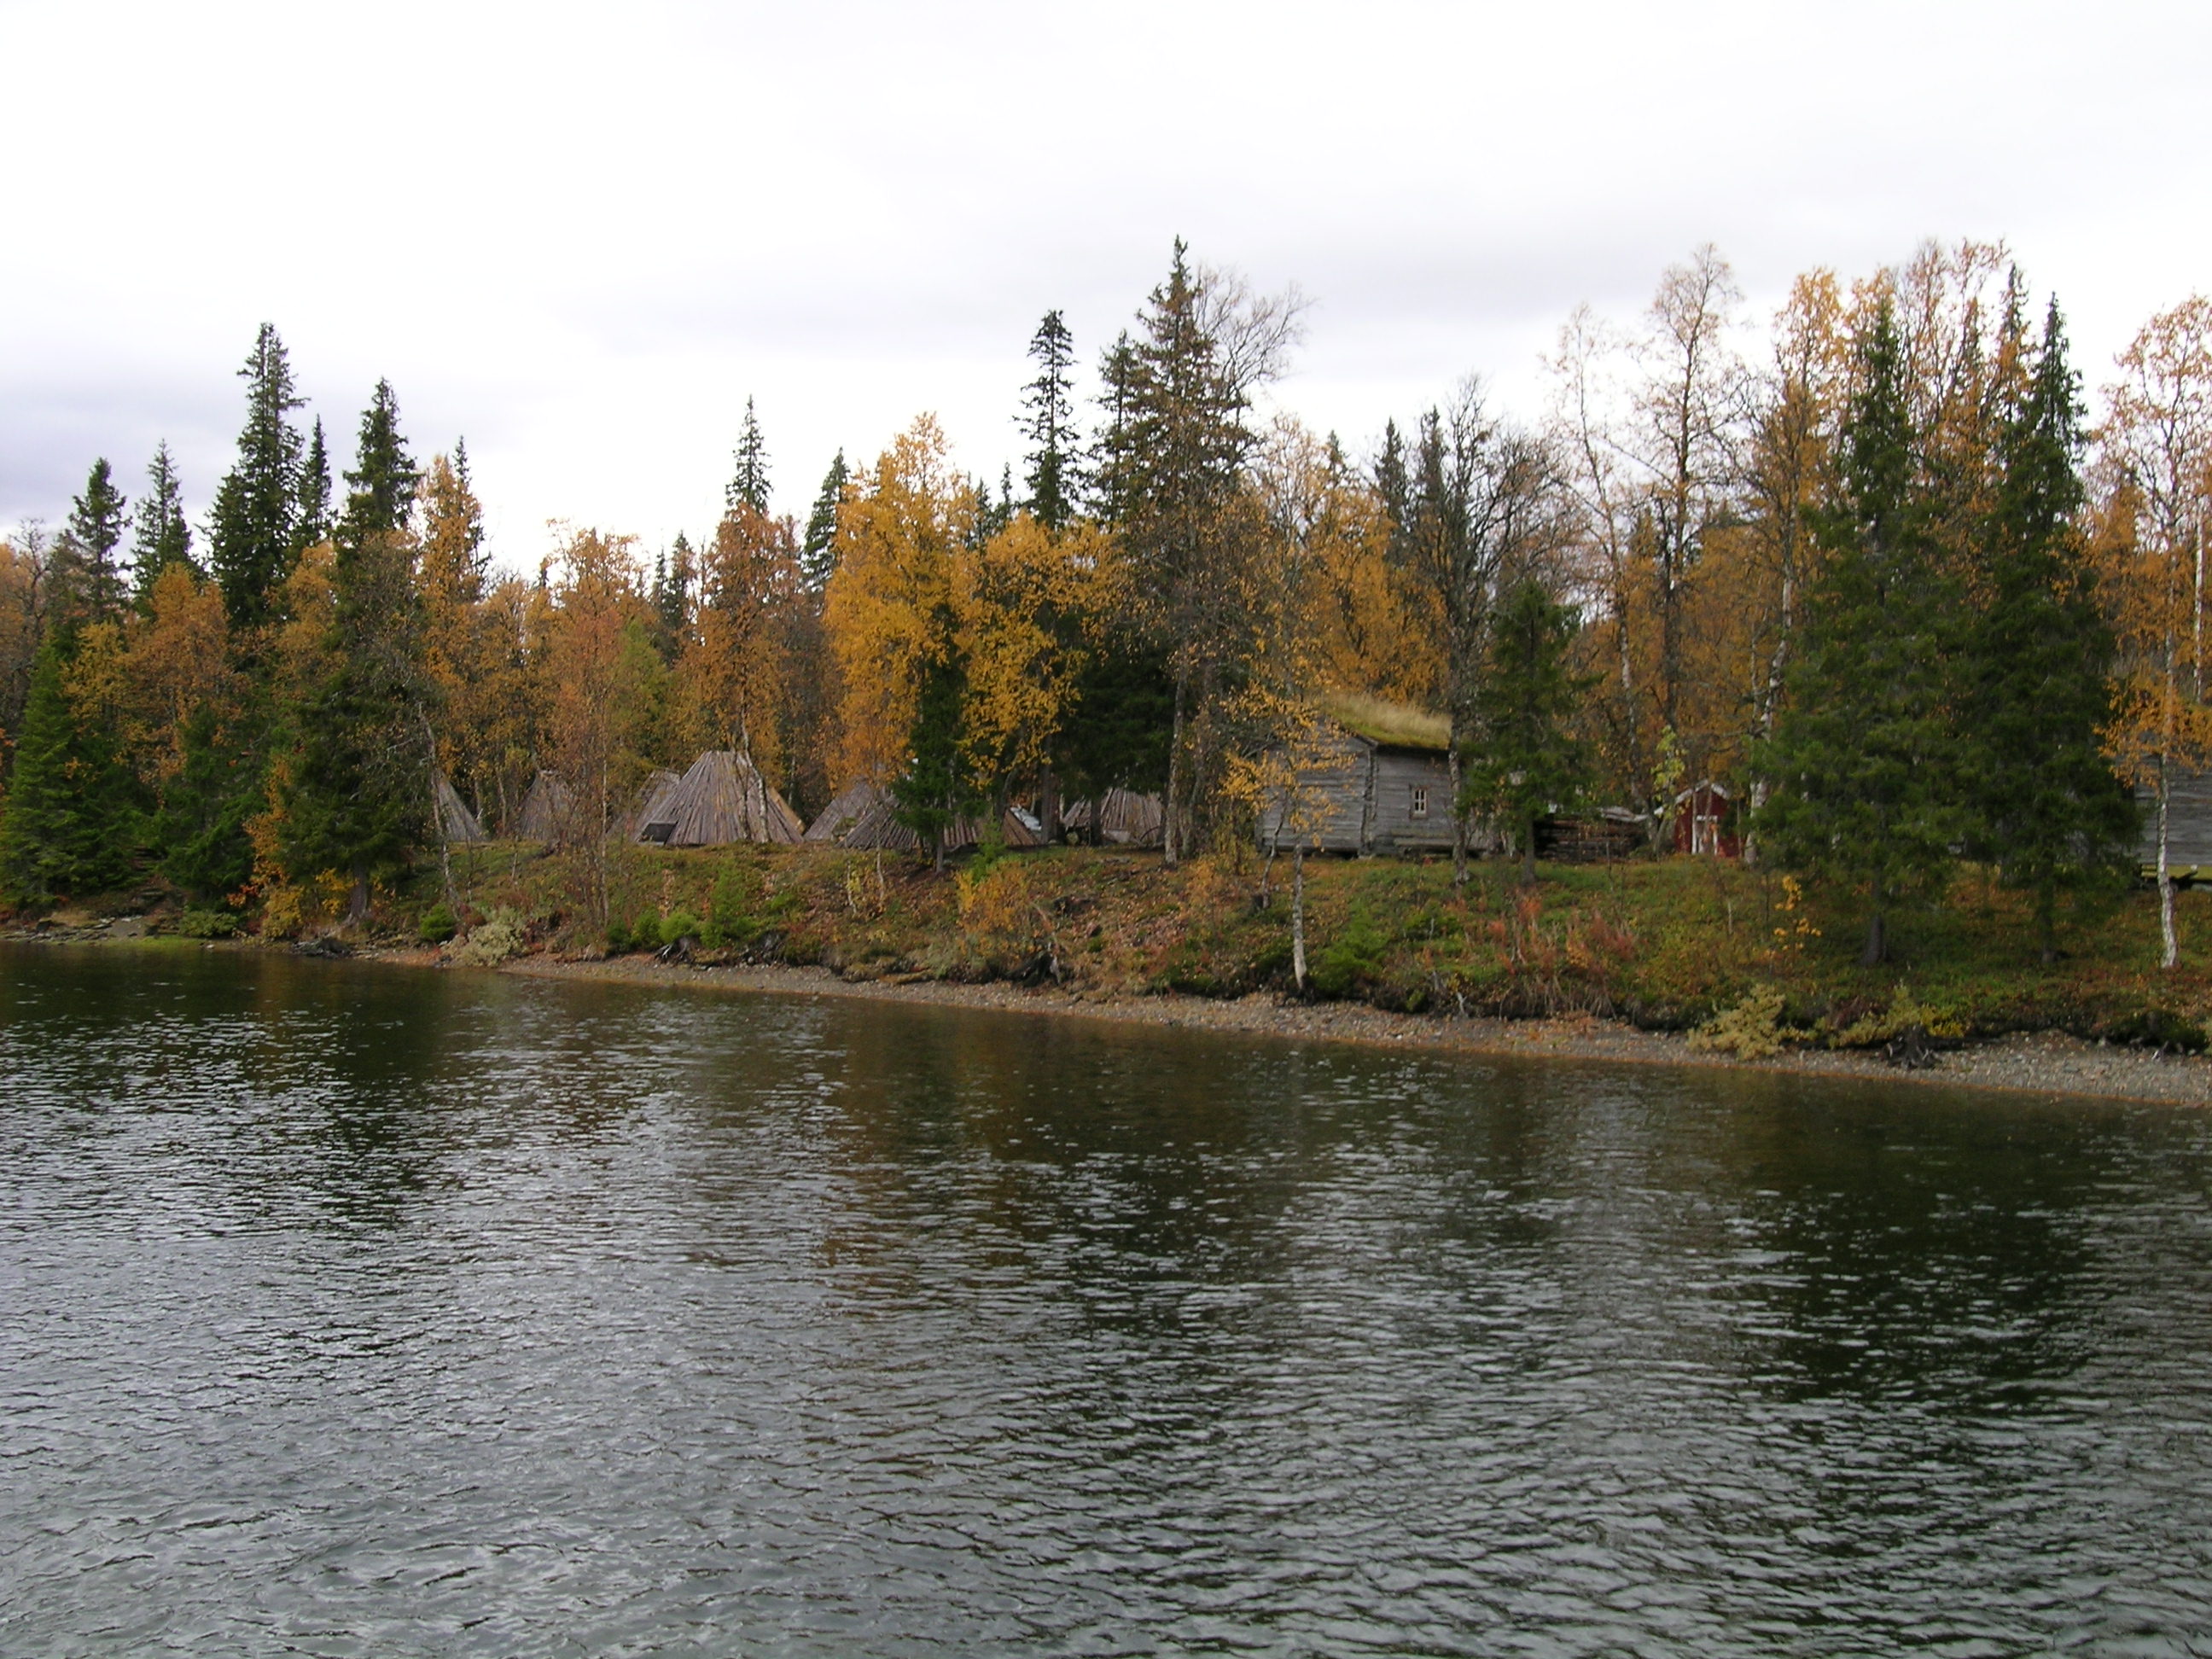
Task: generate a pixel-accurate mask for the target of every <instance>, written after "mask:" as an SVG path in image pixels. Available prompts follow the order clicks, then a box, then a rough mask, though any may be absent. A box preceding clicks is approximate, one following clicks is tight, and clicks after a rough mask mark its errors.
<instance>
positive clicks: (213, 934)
mask: <svg viewBox="0 0 2212 1659" xmlns="http://www.w3.org/2000/svg"><path fill="white" fill-rule="evenodd" d="M177 931H178V932H179V933H182V934H183V935H184V936H185V938H186V939H228V938H230V937H231V936H232V935H233V934H234V933H237V932H238V918H237V917H236V916H234V915H232V914H231V913H230V912H229V911H228V910H187V911H185V914H184V915H181V916H179V917H178V918H177Z"/></svg>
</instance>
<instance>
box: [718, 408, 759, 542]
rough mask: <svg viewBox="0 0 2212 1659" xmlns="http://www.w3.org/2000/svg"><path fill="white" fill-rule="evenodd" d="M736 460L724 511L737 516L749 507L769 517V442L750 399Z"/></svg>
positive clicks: (726, 492) (724, 499)
mask: <svg viewBox="0 0 2212 1659" xmlns="http://www.w3.org/2000/svg"><path fill="white" fill-rule="evenodd" d="M735 459H736V461H737V471H735V472H734V473H733V474H732V476H731V478H730V482H729V485H728V487H727V488H726V489H724V490H723V492H722V505H723V508H724V510H725V511H726V512H731V513H734V512H736V511H737V510H738V507H741V506H743V507H751V508H752V510H753V511H754V512H756V513H759V514H760V515H761V516H762V517H763V518H766V517H768V515H769V489H768V440H767V439H766V438H764V437H763V436H762V435H761V428H760V420H759V418H758V417H757V416H756V415H755V414H754V413H753V400H752V399H751V398H746V399H745V422H744V426H743V427H741V428H738V448H737V454H736V457H735Z"/></svg>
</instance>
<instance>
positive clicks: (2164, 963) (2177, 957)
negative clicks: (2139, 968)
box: [2158, 757, 2181, 968]
mask: <svg viewBox="0 0 2212 1659" xmlns="http://www.w3.org/2000/svg"><path fill="white" fill-rule="evenodd" d="M2166 799H2167V797H2166V762H2165V760H2164V758H2163V757H2161V758H2160V762H2159V768H2158V940H2159V958H2158V965H2159V966H2160V967H2161V968H2174V967H2179V965H2180V963H2181V939H2180V937H2179V934H2177V933H2175V932H2174V928H2173V870H2172V866H2171V865H2169V864H2168V863H2167V862H2166Z"/></svg>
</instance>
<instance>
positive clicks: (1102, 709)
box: [1053, 635, 1175, 800]
mask: <svg viewBox="0 0 2212 1659" xmlns="http://www.w3.org/2000/svg"><path fill="white" fill-rule="evenodd" d="M1174 686H1175V678H1174V675H1173V673H1172V672H1171V671H1170V669H1169V667H1168V660H1167V653H1166V652H1165V651H1164V650H1163V649H1161V648H1160V647H1158V646H1156V645H1148V644H1146V643H1143V642H1141V641H1137V640H1135V639H1133V637H1131V636H1128V635H1123V636H1121V637H1120V638H1117V639H1115V640H1113V641H1109V642H1108V643H1106V644H1105V645H1104V646H1103V647H1099V648H1097V649H1095V650H1093V651H1091V652H1090V653H1086V655H1085V658H1084V661H1083V666H1082V669H1081V671H1080V672H1079V674H1078V676H1077V678H1076V684H1075V697H1074V707H1073V708H1072V709H1071V710H1069V711H1068V712H1067V713H1066V714H1065V715H1064V716H1063V717H1062V719H1061V721H1060V735H1059V737H1058V738H1056V739H1055V741H1054V747H1053V769H1054V771H1055V772H1056V773H1058V774H1059V775H1060V779H1061V781H1062V783H1063V784H1064V786H1065V787H1066V793H1067V797H1068V799H1072V800H1086V799H1097V797H1099V796H1101V795H1103V794H1104V793H1106V791H1107V790H1109V789H1133V790H1136V791H1138V792H1139V793H1146V794H1154V795H1156V794H1158V793H1160V792H1161V791H1162V790H1163V789H1164V788H1165V787H1167V777H1168V738H1169V734H1170V732H1171V731H1172V730H1173V728H1174V721H1175V690H1174Z"/></svg>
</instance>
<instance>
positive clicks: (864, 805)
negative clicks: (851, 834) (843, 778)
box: [805, 781, 885, 846]
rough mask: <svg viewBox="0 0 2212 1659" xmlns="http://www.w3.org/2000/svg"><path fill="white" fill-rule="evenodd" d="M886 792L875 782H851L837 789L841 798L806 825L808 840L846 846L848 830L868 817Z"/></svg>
mask: <svg viewBox="0 0 2212 1659" xmlns="http://www.w3.org/2000/svg"><path fill="white" fill-rule="evenodd" d="M884 798H885V797H884V792H883V791H882V790H880V789H878V787H876V786H875V785H874V784H872V783H868V782H866V781H861V782H859V783H848V784H847V785H846V786H845V787H843V788H842V789H841V790H839V791H838V792H837V797H836V799H835V800H832V801H831V802H830V803H829V805H827V806H825V807H823V809H822V810H821V811H820V812H818V813H817V814H816V815H815V818H814V822H813V823H810V824H808V825H807V826H806V835H805V839H806V840H808V841H811V842H828V843H829V844H830V845H832V846H842V845H843V844H844V840H845V836H846V833H847V832H848V830H850V829H852V828H853V827H854V825H855V824H857V823H860V820H861V819H862V818H863V817H866V815H867V813H868V811H869V810H870V809H871V808H872V807H873V806H874V805H876V804H877V803H878V802H879V801H881V800H883V799H884Z"/></svg>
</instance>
